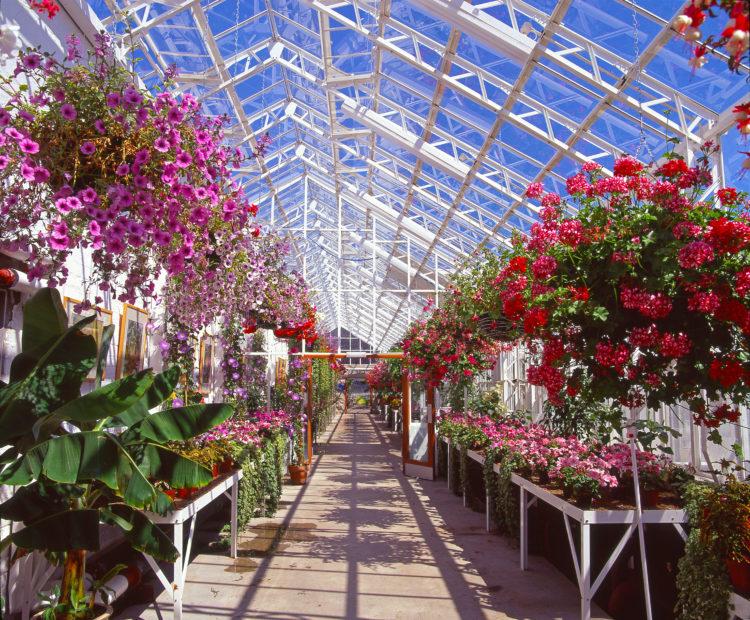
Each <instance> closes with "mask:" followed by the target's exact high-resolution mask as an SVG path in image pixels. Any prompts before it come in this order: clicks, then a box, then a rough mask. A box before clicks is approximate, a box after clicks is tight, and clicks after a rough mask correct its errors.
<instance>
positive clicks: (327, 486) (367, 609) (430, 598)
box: [120, 409, 606, 620]
mask: <svg viewBox="0 0 750 620" xmlns="http://www.w3.org/2000/svg"><path fill="white" fill-rule="evenodd" d="M398 439H399V438H398V437H396V436H394V435H393V434H391V433H385V432H384V431H383V425H382V423H380V422H379V421H376V420H374V419H372V418H371V417H370V416H369V414H368V413H367V412H366V411H365V410H364V409H359V410H357V411H356V413H355V414H351V413H350V414H348V415H346V416H344V417H342V418H341V419H340V420H339V421H338V423H337V425H336V427H335V428H334V429H333V433H332V438H331V440H330V442H329V443H328V444H327V445H325V446H323V447H322V449H321V451H320V453H321V454H320V456H319V457H317V459H316V461H315V464H314V469H313V474H312V477H311V479H310V481H309V482H308V484H307V485H306V486H304V487H291V486H287V487H285V489H284V496H283V499H282V510H281V511H280V512H279V514H278V515H277V516H276V517H274V518H273V519H257V520H254V522H253V525H252V526H251V527H250V528H249V529H248V530H247V531H246V532H244V533H243V534H242V536H241V541H240V549H241V557H239V558H237V559H236V560H233V559H231V558H229V557H226V556H221V555H207V554H203V555H198V556H197V557H196V558H195V560H194V561H193V562H192V563H191V565H190V569H189V571H188V577H187V580H188V583H187V585H186V591H185V596H184V606H183V617H185V618H199V617H200V618H269V619H282V618H284V619H291V618H310V619H315V618H347V619H355V618H387V619H396V618H414V619H420V618H425V619H430V620H444V619H449V618H462V619H471V620H473V619H477V620H479V619H483V618H488V619H489V618H492V619H504V618H517V619H521V618H523V619H529V620H552V619H553V618H570V619H573V618H578V617H580V608H579V605H580V603H579V595H578V590H577V588H576V587H575V586H574V585H573V584H571V583H570V582H568V581H567V580H566V579H565V578H564V577H563V576H562V575H561V574H560V573H558V572H557V571H556V570H555V569H554V568H553V567H552V566H551V565H549V564H548V563H547V562H546V561H545V560H543V559H541V558H538V557H532V558H531V570H529V571H528V572H525V573H523V572H521V571H519V570H518V551H517V550H516V549H514V548H512V547H511V546H510V545H509V544H508V543H506V541H505V540H504V539H503V538H501V537H499V536H496V535H493V534H487V533H486V532H485V531H484V516H483V515H481V514H478V513H474V512H472V511H470V510H468V509H466V508H464V507H463V505H462V502H461V500H460V499H459V498H458V497H456V496H455V495H453V493H451V492H450V491H448V490H447V488H446V485H445V482H444V481H437V482H429V481H421V480H414V479H409V478H406V477H404V476H403V475H402V473H401V457H400V448H399V446H400V442H399V441H398ZM171 615H172V614H171V604H170V600H169V596H168V595H167V594H166V593H162V594H161V596H160V597H159V599H158V601H157V604H156V606H152V607H150V608H149V609H146V610H143V611H140V610H138V611H135V610H132V611H126V612H125V613H124V614H122V615H120V617H121V618H143V619H144V620H152V619H156V618H160V617H163V618H169V617H171ZM594 617H595V618H605V617H606V616H605V615H604V614H602V612H601V611H600V610H598V609H595V610H594Z"/></svg>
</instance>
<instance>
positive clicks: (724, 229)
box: [705, 216, 750, 254]
mask: <svg viewBox="0 0 750 620" xmlns="http://www.w3.org/2000/svg"><path fill="white" fill-rule="evenodd" d="M705 238H706V240H707V241H708V242H709V243H710V244H711V245H713V246H714V247H715V248H716V249H717V250H718V251H719V252H720V253H721V254H736V253H737V252H739V251H740V250H741V249H743V248H744V247H746V246H747V245H748V244H750V226H748V225H747V224H743V223H741V222H733V221H731V220H728V219H727V218H726V217H723V216H722V217H719V218H717V219H715V220H714V221H712V222H711V223H710V224H709V225H708V232H707V233H706V236H705Z"/></svg>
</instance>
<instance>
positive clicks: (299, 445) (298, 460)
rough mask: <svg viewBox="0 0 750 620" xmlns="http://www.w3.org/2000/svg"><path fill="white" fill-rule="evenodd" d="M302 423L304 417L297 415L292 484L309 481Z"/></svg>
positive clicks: (291, 474) (291, 467) (290, 466)
mask: <svg viewBox="0 0 750 620" xmlns="http://www.w3.org/2000/svg"><path fill="white" fill-rule="evenodd" d="M302 424H303V419H302V417H301V416H297V417H296V418H295V419H294V463H290V464H289V478H291V481H292V484H305V483H306V482H307V464H306V463H305V443H304V435H303V433H302Z"/></svg>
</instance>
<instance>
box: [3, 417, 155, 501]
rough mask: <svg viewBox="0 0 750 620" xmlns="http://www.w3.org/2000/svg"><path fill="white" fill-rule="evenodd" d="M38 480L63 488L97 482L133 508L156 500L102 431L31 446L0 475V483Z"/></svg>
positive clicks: (135, 467)
mask: <svg viewBox="0 0 750 620" xmlns="http://www.w3.org/2000/svg"><path fill="white" fill-rule="evenodd" d="M40 476H45V477H46V478H48V479H49V480H52V481H54V482H59V483H63V484H65V483H67V484H74V483H76V484H82V483H86V482H90V481H92V480H98V481H99V482H102V483H103V484H105V485H106V486H107V487H109V488H110V489H112V491H114V492H115V493H116V494H117V495H118V496H120V497H122V498H123V499H124V500H125V501H126V502H128V503H129V504H131V505H132V506H135V507H136V508H147V507H150V506H152V505H153V503H154V501H155V500H156V489H154V486H153V485H152V484H151V483H150V482H149V481H148V480H147V479H146V477H145V476H144V475H143V473H142V472H141V470H140V469H139V468H138V465H137V464H136V463H135V461H133V459H132V457H131V456H130V454H128V452H127V450H125V448H124V447H123V446H122V445H120V443H119V442H118V441H117V439H115V438H114V437H112V436H111V435H109V434H108V433H105V432H102V431H85V432H80V433H73V434H71V435H63V436H61V437H53V438H52V439H48V440H47V441H44V442H42V443H40V444H38V445H36V446H34V447H33V448H32V449H31V450H28V451H27V452H26V453H24V454H23V456H22V457H21V458H20V459H18V460H17V461H15V462H14V463H11V464H10V465H8V466H7V467H6V468H5V470H4V471H3V472H2V473H0V483H1V484H13V485H25V484H29V483H30V482H32V481H33V480H38V479H39V477H40Z"/></svg>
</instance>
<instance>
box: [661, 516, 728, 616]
mask: <svg viewBox="0 0 750 620" xmlns="http://www.w3.org/2000/svg"><path fill="white" fill-rule="evenodd" d="M700 538H701V537H700V531H699V530H697V529H696V530H693V531H692V532H690V535H689V536H688V540H687V543H686V545H685V555H683V556H682V557H681V558H680V559H679V561H678V562H677V604H676V605H675V616H676V617H677V618H678V620H726V618H727V608H728V605H729V593H730V591H731V588H730V585H729V577H728V576H727V571H726V567H725V566H724V560H723V559H722V558H720V557H718V556H717V555H716V554H715V553H714V552H713V551H712V550H711V548H710V547H708V546H706V545H705V544H704V543H703V542H702V541H701V540H700Z"/></svg>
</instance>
